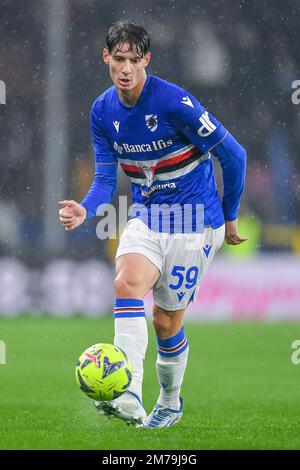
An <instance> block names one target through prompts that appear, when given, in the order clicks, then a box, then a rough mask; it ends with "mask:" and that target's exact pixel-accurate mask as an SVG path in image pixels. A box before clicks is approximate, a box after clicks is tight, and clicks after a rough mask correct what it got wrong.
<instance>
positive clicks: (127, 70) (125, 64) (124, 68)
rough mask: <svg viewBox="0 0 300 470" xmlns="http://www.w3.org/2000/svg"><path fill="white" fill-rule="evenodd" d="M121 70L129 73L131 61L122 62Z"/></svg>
mask: <svg viewBox="0 0 300 470" xmlns="http://www.w3.org/2000/svg"><path fill="white" fill-rule="evenodd" d="M122 72H123V73H125V74H129V73H130V72H131V63H130V61H129V60H126V61H125V62H124V65H123V67H122Z"/></svg>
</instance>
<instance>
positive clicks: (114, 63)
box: [103, 43, 151, 94]
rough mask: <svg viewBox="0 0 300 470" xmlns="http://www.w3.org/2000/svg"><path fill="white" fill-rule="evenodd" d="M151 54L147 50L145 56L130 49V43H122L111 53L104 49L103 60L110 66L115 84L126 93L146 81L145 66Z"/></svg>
mask: <svg viewBox="0 0 300 470" xmlns="http://www.w3.org/2000/svg"><path fill="white" fill-rule="evenodd" d="M150 57H151V54H150V52H147V54H146V55H145V56H144V57H140V56H139V55H138V54H137V53H135V52H134V51H132V50H129V47H128V45H127V44H126V43H125V44H122V46H121V47H120V48H116V49H115V50H114V51H112V53H111V54H109V52H108V50H107V49H104V51H103V60H104V62H105V63H106V64H107V65H108V66H109V73H110V77H111V79H112V81H113V82H114V85H115V86H116V88H117V89H118V91H120V92H121V93H124V94H130V93H132V92H133V91H135V90H137V89H138V88H139V87H140V86H141V85H143V84H144V82H145V76H146V73H145V68H146V67H147V65H148V63H149V61H150Z"/></svg>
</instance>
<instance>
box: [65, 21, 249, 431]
mask: <svg viewBox="0 0 300 470" xmlns="http://www.w3.org/2000/svg"><path fill="white" fill-rule="evenodd" d="M149 48H150V39H149V35H148V33H147V32H146V31H145V29H144V28H143V27H142V26H140V25H138V24H137V23H135V22H133V21H120V22H117V23H116V24H114V25H113V26H111V27H110V29H109V30H108V33H107V35H106V47H105V48H104V50H103V59H104V62H105V63H106V64H107V65H108V67H109V73H110V77H111V79H112V81H113V86H112V87H111V88H109V89H108V90H107V91H105V92H104V93H103V94H102V95H101V96H99V98H97V99H96V101H95V102H94V104H93V106H92V109H91V132H92V136H93V141H94V150H95V161H96V169H95V176H94V180H93V183H92V185H91V187H90V189H89V191H88V193H87V195H86V197H85V198H84V200H83V201H82V202H81V203H77V202H75V201H72V200H65V201H60V202H59V204H60V205H61V206H62V208H61V209H60V211H59V217H60V221H61V222H62V224H63V225H64V227H65V230H67V231H69V230H74V229H75V228H76V227H78V226H79V225H80V224H82V223H83V222H84V221H85V220H86V219H89V218H90V217H93V216H95V215H96V212H97V209H98V208H99V206H101V207H103V205H106V204H108V203H109V202H110V201H111V200H112V198H113V195H114V193H115V191H116V186H117V168H118V163H119V164H120V166H121V168H122V169H123V171H124V172H125V173H126V175H127V176H128V177H129V179H130V181H131V189H132V197H133V202H134V203H135V204H137V205H138V208H139V209H140V210H137V211H136V212H135V213H134V214H133V215H132V217H131V218H130V220H129V221H128V223H127V226H126V227H125V229H124V231H123V233H122V236H121V238H120V243H119V247H118V250H117V253H116V278H115V293H116V300H115V309H114V319H115V338H114V343H115V345H116V346H119V347H120V348H121V349H122V350H124V351H125V353H126V354H127V356H128V357H129V358H130V360H131V362H132V364H133V378H132V382H131V385H130V388H129V391H128V392H126V393H125V394H123V395H122V396H120V397H118V398H116V399H115V400H113V401H111V402H99V403H97V402H96V403H95V404H96V407H97V408H98V410H99V411H100V413H102V414H105V415H107V416H117V417H119V418H121V419H123V420H125V421H127V422H129V423H133V424H135V425H136V426H143V427H147V428H157V427H158V428H163V427H170V426H172V425H174V424H175V423H177V422H178V421H179V420H180V418H181V416H182V412H183V399H182V397H181V396H180V389H181V385H182V382H183V377H184V372H185V368H186V364H187V358H188V351H189V346H188V340H187V338H186V336H185V332H184V326H183V317H184V313H185V310H186V308H187V306H188V304H189V302H191V301H193V300H194V299H195V297H196V295H197V292H198V289H199V285H200V283H201V281H202V279H203V276H204V274H205V272H206V270H207V268H208V266H209V265H210V263H211V261H212V259H213V257H214V255H215V254H216V253H217V251H218V250H219V249H220V247H221V246H222V244H223V242H224V238H225V240H226V242H227V243H229V244H232V245H238V244H240V243H242V242H244V241H245V240H246V239H245V238H242V237H240V236H239V234H238V224H237V217H238V209H239V203H240V198H241V195H242V192H243V187H244V179H245V166H246V152H245V150H244V149H243V147H242V146H241V145H240V144H239V143H238V142H237V141H236V140H235V139H234V137H233V136H232V135H231V134H230V133H229V132H228V131H227V130H226V129H225V127H223V125H222V124H221V123H220V122H219V121H217V119H215V118H214V117H213V116H212V115H211V114H210V113H209V112H208V111H206V109H205V108H204V107H203V106H202V105H201V104H200V103H199V101H198V100H197V99H196V98H195V97H194V96H192V95H191V94H190V93H188V92H187V91H186V90H184V89H182V88H180V87H179V86H177V85H175V84H172V83H169V82H167V81H165V80H162V79H160V78H158V77H156V76H151V75H147V74H146V70H145V69H146V67H147V65H148V64H149V61H150V57H151V53H150V52H149ZM212 154H213V155H214V156H215V157H217V159H218V160H219V162H220V164H221V167H222V172H223V181H224V195H223V201H221V200H220V197H219V195H218V192H217V188H216V184H215V179H214V171H213V164H212V158H211V156H212ZM173 206H174V207H175V209H174V210H172V211H171V210H170V211H169V212H168V211H165V212H164V211H163V210H162V208H165V207H170V208H173ZM157 207H158V208H159V212H158V216H157ZM143 208H144V209H145V210H143ZM178 208H179V211H178ZM183 208H184V210H185V208H187V209H189V210H187V211H186V212H187V214H189V215H190V217H188V218H187V222H186V219H185V218H182V219H178V217H177V216H178V213H179V212H180V209H183ZM154 209H155V210H154ZM201 209H202V210H201ZM176 210H177V213H176ZM153 213H154V214H156V216H154V217H152V215H153ZM145 214H146V216H145ZM166 214H167V215H168V216H170V217H169V219H170V220H169V222H170V223H169V225H167V226H168V229H167V230H166V229H165V228H164V227H165V225H164V223H165V221H166V218H165V215H166ZM198 216H199V217H198ZM201 221H202V222H201ZM166 234H167V236H166ZM178 235H180V236H178ZM151 288H152V289H153V297H154V309H153V325H154V328H155V332H156V336H157V347H158V356H157V361H156V370H157V376H158V381H159V384H160V394H159V397H158V400H157V403H156V405H155V406H154V408H153V410H152V412H151V413H150V414H149V416H148V417H147V414H146V411H145V410H144V407H143V404H142V403H143V402H142V380H143V361H144V358H145V353H146V349H147V344H148V333H147V324H146V318H145V312H144V302H143V299H144V297H145V295H146V293H147V292H148V291H149V289H151Z"/></svg>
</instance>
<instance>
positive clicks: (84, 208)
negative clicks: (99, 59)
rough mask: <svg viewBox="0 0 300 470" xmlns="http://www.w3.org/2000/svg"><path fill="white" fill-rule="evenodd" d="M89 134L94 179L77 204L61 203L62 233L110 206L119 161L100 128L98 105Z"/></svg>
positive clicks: (92, 116)
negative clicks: (93, 156)
mask: <svg viewBox="0 0 300 470" xmlns="http://www.w3.org/2000/svg"><path fill="white" fill-rule="evenodd" d="M91 133H92V137H93V142H94V153H95V175H94V179H93V182H92V184H91V186H90V189H89V191H88V193H87V194H86V196H85V198H84V199H83V200H82V201H81V203H80V204H79V203H78V202H76V201H72V200H71V201H70V200H65V201H60V202H59V205H61V206H63V208H62V209H60V211H59V218H60V221H61V223H62V224H63V226H64V227H65V230H67V231H69V230H74V229H75V228H76V227H78V226H79V225H81V224H82V223H83V222H84V221H85V220H86V219H89V218H91V217H93V216H95V215H96V213H97V209H98V208H99V207H100V206H103V205H107V204H109V203H110V202H111V200H112V198H113V196H114V194H115V192H116V189H117V169H118V161H117V159H116V157H115V155H114V151H113V149H112V148H111V145H110V143H109V141H108V139H107V137H106V135H105V132H104V131H103V130H102V128H101V111H100V110H99V106H98V103H97V101H96V102H95V104H94V105H93V107H92V110H91Z"/></svg>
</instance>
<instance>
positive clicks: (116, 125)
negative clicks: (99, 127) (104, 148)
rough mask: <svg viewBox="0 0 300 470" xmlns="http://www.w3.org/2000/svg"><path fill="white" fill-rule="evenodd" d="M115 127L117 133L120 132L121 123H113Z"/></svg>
mask: <svg viewBox="0 0 300 470" xmlns="http://www.w3.org/2000/svg"><path fill="white" fill-rule="evenodd" d="M113 125H114V126H115V129H116V131H117V132H119V127H120V122H119V121H113Z"/></svg>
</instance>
